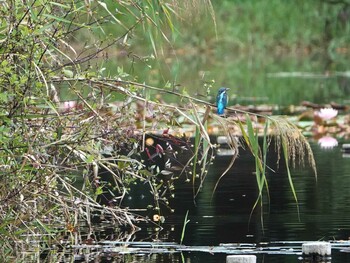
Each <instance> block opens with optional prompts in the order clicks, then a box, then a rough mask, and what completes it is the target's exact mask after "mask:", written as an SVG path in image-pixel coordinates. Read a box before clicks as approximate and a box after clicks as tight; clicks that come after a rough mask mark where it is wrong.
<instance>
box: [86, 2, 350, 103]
mask: <svg viewBox="0 0 350 263" xmlns="http://www.w3.org/2000/svg"><path fill="white" fill-rule="evenodd" d="M169 2H170V3H171V2H172V1H169ZM183 2H184V3H182V4H181V3H177V4H176V7H175V6H173V5H171V4H170V3H169V5H168V7H169V9H164V6H163V7H161V6H159V9H157V5H153V6H152V8H151V7H150V6H151V5H148V4H149V1H143V2H142V3H143V4H142V5H143V11H144V12H145V14H147V15H148V16H149V18H150V21H152V22H150V23H149V26H148V27H147V26H137V27H136V28H135V29H134V30H133V31H131V32H129V33H128V34H127V35H126V36H125V37H123V38H122V40H121V41H120V44H119V46H118V48H115V47H114V48H113V49H110V50H109V51H108V58H105V59H104V61H103V62H102V65H100V67H104V68H105V70H104V73H103V74H104V75H105V76H106V77H109V76H113V77H115V76H118V75H120V76H122V77H123V78H124V79H128V78H129V79H130V80H137V81H139V82H145V83H146V84H149V85H153V86H156V87H160V88H162V87H164V88H166V89H173V90H177V91H179V92H183V93H188V94H189V95H191V96H198V97H199V98H201V99H206V100H208V101H211V102H213V101H214V100H215V94H216V91H217V89H218V88H219V87H220V86H226V87H229V88H230V104H231V105H232V104H236V103H239V104H243V105H246V104H265V103H266V104H277V105H280V106H287V105H291V104H294V105H298V104H300V102H302V101H304V100H308V101H312V102H314V103H329V102H331V101H334V102H337V103H345V104H346V103H349V99H348V95H349V93H350V81H349V79H350V67H349V61H350V45H349V44H350V1H345V0H344V1H333V0H328V1H326V0H323V1H322V0H307V1H305V0H293V1H287V0H270V1H267V0H257V1H241V0H224V1H212V2H211V4H210V2H208V1H207V0H195V1H193V2H191V3H190V4H189V3H188V2H187V1H183ZM106 3H107V5H108V7H109V8H110V10H117V11H116V14H117V15H116V17H117V18H118V19H119V20H120V21H121V24H123V25H125V26H126V27H130V26H131V25H133V24H134V23H135V22H136V16H135V17H133V16H132V15H130V10H126V9H123V6H120V5H118V3H116V2H115V1H106ZM213 14H214V16H213ZM101 15H102V14H101ZM162 16H163V17H164V16H165V17H168V16H169V23H164V22H161V21H160V19H159V20H158V19H157V18H159V17H162ZM165 20H166V21H167V19H165ZM163 21H164V20H163ZM121 24H119V23H107V24H105V25H104V30H105V32H103V33H101V31H96V32H92V36H93V37H94V38H97V39H98V38H103V35H113V36H115V37H120V36H121V35H122V34H123V33H124V32H125V29H124V28H123V26H121ZM154 25H156V27H157V28H156V29H155V28H154ZM159 29H161V31H159ZM89 34H91V32H89ZM92 36H90V37H92ZM81 37H82V38H83V37H85V38H86V35H85V36H81ZM166 38H167V39H168V40H169V41H167V39H166ZM282 73H283V74H282ZM128 74H129V75H128ZM169 99H170V100H171V98H169Z"/></svg>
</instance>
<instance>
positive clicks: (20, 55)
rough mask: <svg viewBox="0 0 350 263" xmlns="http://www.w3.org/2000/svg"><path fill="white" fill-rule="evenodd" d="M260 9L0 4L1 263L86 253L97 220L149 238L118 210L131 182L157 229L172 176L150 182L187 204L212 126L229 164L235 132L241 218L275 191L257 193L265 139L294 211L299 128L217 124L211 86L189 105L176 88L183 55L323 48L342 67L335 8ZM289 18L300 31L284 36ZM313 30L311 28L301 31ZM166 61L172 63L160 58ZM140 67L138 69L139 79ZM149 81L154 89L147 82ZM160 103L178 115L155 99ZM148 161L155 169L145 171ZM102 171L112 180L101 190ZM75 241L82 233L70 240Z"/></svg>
mask: <svg viewBox="0 0 350 263" xmlns="http://www.w3.org/2000/svg"><path fill="white" fill-rule="evenodd" d="M184 2H185V3H190V5H188V6H187V5H186V4H184ZM264 2H266V1H256V3H255V1H254V4H253V3H245V2H244V3H243V2H241V1H223V2H222V4H221V5H220V4H218V3H211V2H210V1H209V0H193V1H183V2H182V1H172V2H171V3H163V1H139V2H137V3H136V2H135V1H118V2H114V1H106V2H101V1H96V2H90V1H78V2H70V3H67V2H66V1H56V2H46V1H40V0H33V1H15V2H13V1H9V2H8V1H5V2H1V3H0V14H1V15H2V17H4V19H3V21H2V22H1V30H0V55H1V63H0V89H1V90H0V102H1V106H0V143H1V146H0V148H1V151H0V168H1V169H0V175H1V186H0V190H1V191H0V204H1V206H0V222H1V224H0V238H1V245H2V246H1V249H0V254H1V256H3V257H7V256H9V255H11V256H13V255H14V254H16V253H21V252H22V251H27V250H28V251H32V250H33V248H34V249H38V250H39V251H40V250H41V249H43V248H47V247H49V248H53V247H57V246H60V244H63V243H64V244H70V245H79V244H84V243H86V242H94V222H95V220H97V221H98V222H102V221H104V220H107V221H109V222H110V223H111V224H113V225H114V226H115V229H116V230H118V231H120V232H122V231H123V230H124V229H131V230H135V229H136V228H137V224H138V223H139V222H141V221H147V222H150V223H152V224H159V225H161V222H160V221H161V220H159V221H157V222H152V220H149V219H148V218H145V217H143V216H140V215H138V214H137V213H134V212H132V211H130V210H128V208H127V207H122V205H121V204H122V202H123V199H124V198H125V196H126V195H127V194H128V192H129V191H130V189H131V188H132V187H133V186H134V185H136V184H138V183H142V184H143V185H144V186H145V187H148V189H149V192H150V193H151V194H152V203H151V204H149V205H148V207H151V209H152V210H153V212H154V213H157V216H158V217H157V218H163V217H162V216H163V215H162V211H161V209H160V207H161V206H165V207H167V206H168V198H171V195H172V191H174V190H175V189H174V184H173V180H176V179H178V177H176V176H174V177H172V178H171V180H163V179H162V178H160V175H163V176H164V175H167V176H169V175H171V176H173V174H174V171H176V172H180V175H183V174H185V175H186V178H187V179H186V180H188V182H191V183H193V192H194V193H193V196H194V198H195V197H196V195H198V194H199V193H200V190H201V187H202V185H203V184H204V183H205V177H206V175H207V168H208V167H209V166H210V164H211V162H212V160H213V158H214V157H213V156H214V153H215V144H214V143H213V142H212V141H211V139H210V134H209V130H210V125H209V121H211V120H214V121H215V123H216V124H215V126H216V127H215V128H216V129H219V130H220V131H221V133H222V134H224V135H225V136H226V137H227V144H228V147H229V148H230V149H233V150H235V152H236V153H237V152H238V147H239V146H240V142H238V141H237V140H236V139H235V136H236V134H235V132H234V130H235V131H239V132H240V133H241V135H242V140H243V141H244V143H245V144H246V145H247V149H248V150H250V151H251V152H252V154H253V157H254V159H255V166H256V173H255V175H256V183H257V186H258V190H259V191H258V196H257V200H256V203H255V205H254V207H253V208H252V210H253V211H254V209H262V203H263V197H264V196H265V195H267V194H268V191H273V189H269V188H268V182H267V179H266V173H267V172H268V171H267V170H268V169H267V167H266V163H265V160H266V156H267V155H268V151H269V146H270V144H271V136H270V131H273V134H274V135H275V137H276V138H277V139H276V148H275V149H277V150H278V151H279V152H280V154H279V157H278V161H283V162H285V164H286V165H285V166H286V169H287V171H288V179H289V183H290V187H291V190H292V194H293V197H294V199H295V201H296V206H298V200H297V196H296V192H295V190H294V187H293V180H292V173H291V171H290V170H291V169H292V167H293V166H294V165H297V164H301V165H303V164H304V162H305V163H306V164H308V165H310V167H311V168H312V170H313V171H314V173H315V176H316V174H317V173H316V166H315V162H314V159H313V153H312V151H311V148H310V146H309V144H308V142H307V139H306V138H305V137H304V136H303V134H302V133H301V131H300V129H299V128H298V127H297V126H296V125H295V124H293V123H292V122H290V121H288V120H287V119H286V118H282V117H281V116H273V115H266V114H261V113H259V112H258V113H257V112H251V111H250V110H249V109H248V110H247V108H241V109H239V108H238V107H237V108H235V107H234V106H233V107H232V108H228V109H227V111H228V112H230V113H233V114H234V115H235V116H234V118H230V117H228V118H221V117H220V116H217V115H216V114H215V113H213V111H212V109H213V108H214V107H215V105H213V104H212V103H211V102H210V100H209V99H208V98H210V96H211V97H213V96H215V95H213V94H214V93H215V92H216V88H217V87H216V84H215V80H206V79H205V78H203V79H202V81H203V83H202V84H203V86H202V87H201V90H202V92H201V94H200V95H201V96H199V95H198V94H197V95H198V96H197V95H196V93H195V91H193V90H190V88H186V87H181V86H179V85H177V83H176V81H177V80H176V76H177V74H178V73H179V72H181V71H182V69H181V68H179V67H178V65H177V64H176V63H175V62H176V57H177V56H180V55H181V52H184V53H186V54H187V53H188V52H191V50H196V52H198V54H201V56H205V54H206V52H213V53H215V54H216V56H219V57H222V55H224V54H225V52H226V51H227V50H230V52H232V51H234V50H235V49H236V48H238V50H240V51H242V50H245V49H246V48H247V47H251V48H248V50H249V52H251V51H254V52H256V51H259V52H261V51H265V50H268V49H270V48H271V47H274V48H273V50H274V51H276V52H277V53H280V51H278V50H281V48H280V47H285V46H287V47H288V48H287V50H295V47H296V46H301V47H302V48H301V50H303V52H306V51H305V50H308V47H309V46H315V49H316V50H318V49H319V47H320V46H321V47H323V48H324V50H327V52H326V53H327V55H326V56H330V57H332V63H335V62H333V61H338V60H339V61H340V62H339V63H340V64H341V63H343V62H342V61H343V60H342V59H343V57H338V55H339V54H342V55H344V54H348V51H349V50H347V48H346V47H347V45H346V43H348V42H349V37H350V34H346V32H348V31H349V22H348V21H349V17H348V13H347V12H348V8H349V4H348V3H347V2H340V3H341V4H335V3H333V2H332V1H329V3H327V2H326V1H321V2H319V1H297V3H295V4H292V2H287V3H285V2H284V1H277V0H274V1H270V2H269V3H270V4H269V5H268V4H266V3H265V4H263V3H264ZM328 7H331V10H330V11H329V10H328V9H327V8H328ZM202 8H203V10H202ZM231 11H232V12H231ZM265 11H266V13H265ZM267 11H270V12H267ZM300 11H303V14H304V16H302V17H304V18H305V19H306V20H303V19H301V21H299V23H295V21H294V20H295V19H296V18H298V17H299V15H300ZM208 14H209V15H208ZM287 14H288V16H287ZM349 16H350V15H349ZM273 18H275V20H273ZM313 19H315V20H316V21H314V23H311V24H310V27H308V28H307V29H305V30H304V29H302V28H304V27H301V28H300V26H301V25H305V24H306V23H307V22H308V21H313ZM319 19H322V21H323V24H322V25H320V20H319ZM282 22H284V23H282ZM227 25H232V26H227ZM326 26H328V27H329V28H328V27H326ZM324 27H326V28H324ZM276 28H278V30H276ZM316 29H317V30H316ZM328 30H329V31H328ZM286 32H288V34H287V35H284V34H285V33H286ZM265 33H266V35H265ZM327 37H328V38H327ZM326 38H327V39H326ZM325 39H326V40H325ZM300 43H302V45H301V44H300ZM321 43H322V45H320V44H321ZM218 45H219V46H220V48H217V46H218ZM141 48H142V49H141ZM113 49H114V50H119V52H120V50H122V51H123V52H124V53H123V59H126V60H127V61H128V62H127V63H126V64H123V62H122V61H123V60H122V59H121V60H120V61H119V59H116V57H115V56H114V55H115V54H118V53H116V52H117V51H113V52H112V53H111V54H112V55H111V54H109V51H111V50H113ZM166 50H171V53H176V55H175V57H171V58H169V57H167V56H166V55H165V54H166V53H167V52H166ZM181 50H182V51H181ZM282 50H284V48H282ZM334 50H335V51H336V52H334ZM338 50H341V52H340V53H339V52H338ZM307 52H308V51H307ZM343 52H344V53H343ZM282 53H283V52H282ZM119 54H120V53H119ZM195 54H196V53H195ZM163 56H165V57H163ZM344 57H346V56H344ZM117 58H118V56H117ZM162 60H164V61H162ZM124 61H125V60H124ZM150 61H153V62H154V67H155V66H156V65H158V66H162V65H164V64H163V63H165V64H166V65H168V66H167V70H168V71H169V72H171V74H173V75H172V76H171V77H170V79H166V78H165V75H162V74H160V71H159V69H156V70H155V69H154V68H152V67H153V66H150ZM174 61H175V62H174ZM173 62H174V65H172V63H173ZM119 63H120V64H119ZM337 63H338V62H337ZM127 67H128V70H125V69H126V68H127ZM140 67H141V68H144V69H146V70H145V71H144V69H142V72H141V71H138V70H137V69H138V68H140ZM147 70H150V71H147ZM152 70H155V71H152ZM335 70H336V69H335ZM339 71H342V72H345V70H339ZM145 72H146V73H145ZM141 73H142V74H145V76H146V77H141ZM196 74H197V72H196ZM154 75H157V79H158V81H156V82H157V83H158V84H159V85H153V84H152V85H151V84H149V82H148V81H147V80H150V79H149V78H147V77H151V78H155V76H154ZM230 77H232V76H230ZM150 83H152V81H150ZM164 93H167V94H169V95H171V96H173V97H174V98H175V101H176V103H173V102H172V103H170V102H167V101H166V100H164V99H163V98H162V95H161V94H164ZM205 95H207V96H205ZM237 112H239V116H238V115H237V116H236V113H237ZM333 117H334V116H333ZM260 120H263V121H261V122H259V121H260ZM328 122H329V121H328V120H327V123H326V124H327V125H328ZM320 123H322V125H323V124H324V123H323V122H322V121H321V122H320ZM185 125H190V126H191V129H192V134H193V135H192V136H191V137H193V143H192V142H191V143H189V141H188V140H185V139H183V138H179V137H177V136H174V135H173V134H172V132H173V131H175V130H177V129H179V128H181V127H182V126H185ZM257 125H260V126H259V129H257ZM327 125H324V126H327ZM327 127H328V126H327ZM152 130H158V131H162V132H161V134H160V137H159V136H158V137H154V138H151V139H150V138H147V134H148V133H149V131H152ZM220 131H219V133H220ZM137 132H139V133H138V134H136V133H137ZM259 136H261V137H262V142H263V143H262V145H261V144H260V141H259ZM155 140H159V142H156V143H154V141H155ZM174 149H177V150H174ZM184 152H186V153H190V156H189V157H188V158H189V159H187V160H186V161H184V162H182V163H181V165H174V163H176V161H177V160H179V159H181V154H183V155H185V153H184ZM170 157H171V158H170ZM236 157H237V154H234V155H233V156H232V160H231V162H230V164H229V165H228V167H227V169H226V170H225V172H224V173H223V174H222V175H221V177H222V176H224V175H225V174H226V173H227V172H228V170H229V169H230V167H232V166H233V165H234V160H235V158H236ZM155 158H159V159H160V160H161V161H163V165H164V167H166V168H164V169H163V168H159V166H157V165H155V164H154V163H153V161H154V159H155ZM179 166H180V168H179ZM170 168H172V170H171V169H170ZM101 171H104V172H106V173H108V176H109V177H110V178H111V180H110V181H108V182H103V180H102V179H101ZM169 171H171V172H172V173H169ZM78 181H79V182H81V184H79V185H78V184H77V182H78ZM216 187H219V181H218V182H217V185H216V186H215V188H216ZM214 191H215V189H213V192H214ZM104 194H109V195H110V197H111V199H110V200H109V201H110V203H108V204H104V205H102V204H100V203H99V202H98V200H99V198H100V197H101V196H102V195H104ZM148 207H147V208H148ZM253 211H252V212H253ZM83 226H84V227H83ZM81 228H84V231H85V230H86V228H87V229H88V230H86V233H83V234H82V233H81V232H80V231H81ZM28 239H29V240H31V241H30V242H27V240H28ZM121 239H123V236H122V235H121Z"/></svg>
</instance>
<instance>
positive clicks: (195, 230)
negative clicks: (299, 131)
mask: <svg viewBox="0 0 350 263" xmlns="http://www.w3.org/2000/svg"><path fill="white" fill-rule="evenodd" d="M311 146H312V149H313V151H314V154H315V159H316V163H317V167H318V175H317V178H315V176H314V175H313V172H312V169H311V168H310V169H309V168H307V167H305V168H297V169H295V170H294V171H293V178H294V186H295V189H296V192H297V196H298V204H299V209H300V214H299V215H298V209H297V205H296V202H295V200H294V197H293V194H292V192H291V190H290V186H289V182H288V178H287V175H286V174H285V173H284V169H283V164H282V163H281V164H280V167H279V169H278V170H277V167H276V164H275V161H276V156H272V157H270V159H269V160H268V162H269V163H268V165H269V166H270V167H272V168H273V169H274V170H275V169H276V170H277V172H276V173H272V172H270V174H269V176H268V180H269V188H270V201H269V202H268V200H267V198H266V199H265V202H264V204H263V206H261V207H260V206H258V207H257V208H256V209H255V210H254V211H253V213H252V214H251V212H252V207H253V205H254V203H255V201H256V198H257V195H258V189H257V187H256V182H255V175H254V167H255V163H254V161H253V159H252V156H251V155H250V154H249V153H247V152H243V151H241V152H240V156H239V159H238V160H237V161H236V163H235V165H234V167H233V168H232V169H231V171H230V172H229V173H228V174H227V175H226V176H225V177H224V178H223V179H222V181H221V182H220V184H219V187H218V189H217V191H216V192H215V193H214V195H213V199H212V190H213V188H214V185H215V183H216V180H217V179H218V178H219V176H220V174H221V173H222V172H223V171H224V170H225V167H226V166H225V165H226V164H228V162H229V158H228V157H226V158H225V157H223V158H218V159H217V160H216V162H215V163H214V165H213V166H212V167H211V169H210V175H209V176H208V177H207V181H206V183H205V185H204V188H203V191H202V192H201V193H200V195H199V196H198V199H197V200H196V204H194V201H193V198H192V190H191V185H190V184H188V185H182V186H181V187H180V188H178V191H177V193H176V197H175V200H174V202H173V206H174V208H175V215H172V216H170V217H169V219H168V221H167V224H169V225H172V231H171V232H170V234H169V238H170V239H171V240H173V241H179V237H180V233H181V230H182V222H183V218H184V215H185V213H186V211H187V210H189V211H190V212H189V219H190V220H191V222H190V224H189V225H188V228H187V231H186V235H185V239H184V242H185V244H188V245H218V244H220V243H232V242H254V243H260V242H272V241H279V240H287V241H304V240H333V239H335V240H348V239H349V237H350V217H349V216H348V215H349V213H350V203H349V202H348V200H349V198H350V191H349V186H350V176H349V174H348V171H350V170H349V168H350V167H349V166H350V163H349V161H348V159H344V158H342V150H341V146H336V147H334V148H333V149H328V150H326V151H324V150H322V148H321V147H320V146H319V145H318V144H317V143H313V142H311ZM250 215H251V216H250ZM299 216H300V220H299ZM344 256H345V255H344ZM269 262H271V261H269ZM284 262H286V261H284ZM333 262H335V261H334V260H333ZM339 262H340V261H339Z"/></svg>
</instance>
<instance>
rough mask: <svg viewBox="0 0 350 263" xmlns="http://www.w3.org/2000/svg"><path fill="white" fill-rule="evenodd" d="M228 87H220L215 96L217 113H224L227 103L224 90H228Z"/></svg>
mask: <svg viewBox="0 0 350 263" xmlns="http://www.w3.org/2000/svg"><path fill="white" fill-rule="evenodd" d="M228 90H229V88H224V87H222V88H220V89H219V92H218V95H217V97H216V106H217V107H218V111H217V112H218V114H219V115H223V114H224V113H225V108H226V105H227V93H226V91H228Z"/></svg>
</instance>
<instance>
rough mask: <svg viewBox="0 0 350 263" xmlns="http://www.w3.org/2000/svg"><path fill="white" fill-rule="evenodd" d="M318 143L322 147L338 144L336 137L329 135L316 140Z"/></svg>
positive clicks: (327, 147)
mask: <svg viewBox="0 0 350 263" xmlns="http://www.w3.org/2000/svg"><path fill="white" fill-rule="evenodd" d="M318 144H319V145H320V146H321V148H323V149H332V148H334V147H335V146H338V141H337V139H335V138H333V137H330V136H324V137H322V138H320V139H319V140H318Z"/></svg>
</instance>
